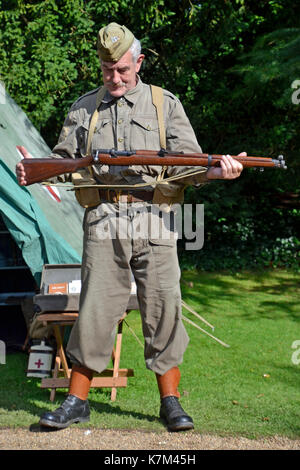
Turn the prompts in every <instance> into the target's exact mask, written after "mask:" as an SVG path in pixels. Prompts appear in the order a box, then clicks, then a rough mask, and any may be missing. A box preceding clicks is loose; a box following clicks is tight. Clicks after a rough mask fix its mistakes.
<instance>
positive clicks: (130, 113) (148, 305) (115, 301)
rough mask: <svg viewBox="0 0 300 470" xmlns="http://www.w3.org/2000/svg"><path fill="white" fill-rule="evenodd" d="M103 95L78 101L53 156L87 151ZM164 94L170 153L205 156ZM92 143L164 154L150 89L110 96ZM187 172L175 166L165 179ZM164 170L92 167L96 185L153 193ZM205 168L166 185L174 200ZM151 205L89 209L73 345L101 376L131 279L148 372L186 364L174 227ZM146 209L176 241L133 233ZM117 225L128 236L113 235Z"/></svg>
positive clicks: (73, 352)
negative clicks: (137, 188)
mask: <svg viewBox="0 0 300 470" xmlns="http://www.w3.org/2000/svg"><path fill="white" fill-rule="evenodd" d="M97 92H98V90H94V91H91V92H89V93H87V94H86V95H84V96H82V97H81V98H79V99H78V100H77V101H76V102H75V103H74V104H73V106H72V107H71V110H70V112H69V114H68V116H67V118H66V121H65V123H64V126H63V130H62V132H61V135H60V138H59V142H58V144H57V145H56V147H55V148H54V149H53V154H54V155H56V156H58V157H73V158H74V157H75V153H76V150H77V149H79V150H80V152H81V153H82V154H83V155H84V154H85V152H86V147H87V139H88V132H89V126H90V120H91V116H92V115H93V113H94V111H95V108H96V96H97ZM163 95H164V107H163V111H164V122H165V130H166V147H167V150H170V151H184V152H201V148H200V147H199V145H198V143H197V140H196V137H195V134H194V132H193V129H192V127H191V125H190V123H189V120H188V118H187V117H186V114H185V112H184V110H183V107H182V105H181V103H180V102H179V100H178V99H177V98H176V97H175V96H174V95H172V94H171V93H170V92H168V91H164V92H163ZM91 145H92V149H111V148H114V149H118V150H133V149H146V150H147V149H149V150H160V138H159V127H158V120H157V114H156V109H155V107H154V106H153V103H152V96H151V90H150V87H149V85H146V84H144V83H143V82H142V81H141V79H140V78H139V79H138V83H137V86H136V87H135V88H134V89H133V90H130V91H128V92H127V93H126V94H125V95H124V96H123V97H121V98H119V99H115V98H113V97H111V96H110V94H109V93H106V95H105V96H104V98H103V100H102V103H101V106H100V112H99V116H98V121H97V123H96V126H95V132H94V135H93V138H92V144H91ZM188 170H189V169H188V168H185V167H172V168H171V167H169V168H168V169H167V171H166V174H165V176H173V175H177V174H179V173H181V172H186V171H188ZM192 170H193V171H194V170H195V169H194V168H192ZM161 171H162V167H159V166H151V167H147V166H138V165H136V166H131V167H123V166H122V167H116V166H111V167H108V166H106V165H102V166H100V165H97V164H96V165H94V166H93V174H94V177H95V180H96V182H97V183H100V184H103V185H116V184H117V185H118V184H124V185H128V184H130V185H132V184H141V183H145V189H146V190H151V191H153V187H151V184H153V183H155V182H156V180H157V178H158V177H159V175H160V174H161ZM205 171H206V170H205V169H203V173H201V174H198V175H197V176H189V177H188V178H183V179H182V180H176V181H175V182H172V183H170V184H169V185H166V186H164V187H163V191H164V192H165V193H166V194H167V195H168V196H170V195H171V196H172V195H174V194H175V195H176V194H177V193H178V190H179V192H180V190H181V189H182V188H183V187H184V186H185V185H187V184H194V185H201V184H203V183H205V182H206V176H205ZM149 184H150V186H149ZM147 185H148V186H147ZM149 206H150V207H151V204H149V202H147V203H146V202H145V203H141V205H140V207H138V208H136V206H135V205H134V204H132V205H130V204H129V205H128V207H127V208H126V211H124V210H123V209H122V207H121V205H120V204H118V203H115V204H114V203H111V202H107V201H103V202H102V203H101V204H100V205H98V206H96V207H92V208H89V209H87V210H86V212H85V217H84V223H83V225H84V248H83V259H82V276H81V278H82V290H81V296H80V311H79V317H78V320H77V322H76V324H75V325H74V327H73V329H72V332H71V336H70V340H69V343H68V347H67V353H68V356H69V357H70V359H71V361H72V362H73V363H76V364H80V365H83V366H86V367H88V368H90V369H92V370H94V371H96V372H99V373H100V372H102V371H103V370H104V369H105V368H106V367H107V364H108V363H109V360H110V357H111V352H112V349H113V344H114V338H115V331H116V324H117V322H118V321H119V319H120V318H121V316H122V315H123V313H124V312H125V311H126V309H127V305H128V300H129V296H130V292H131V281H132V275H133V276H134V279H135V282H136V286H137V298H138V302H139V307H140V313H141V318H142V327H143V335H144V340H145V350H144V355H145V362H146V366H147V368H149V369H151V370H153V371H154V372H156V373H158V374H164V373H165V372H167V370H169V369H170V368H171V367H173V366H177V365H178V364H180V363H181V362H182V360H183V354H184V351H185V349H186V347H187V344H188V341H189V338H188V335H187V333H186V331H185V328H184V326H183V324H182V319H181V293H180V282H179V281H180V269H179V263H178V258H177V247H176V236H172V235H174V234H173V233H172V231H173V230H174V229H173V227H171V226H170V224H169V225H168V222H165V221H164V219H163V218H161V214H160V215H159V214H157V213H155V214H152V213H150V214H148V213H149V210H148V209H149ZM141 209H143V210H144V209H146V217H147V220H149V218H150V219H151V221H150V224H149V226H150V225H151V224H155V223H156V222H157V221H159V223H163V224H165V225H166V226H165V227H164V228H165V229H166V231H167V232H169V235H170V236H169V237H162V236H161V235H160V234H158V235H155V236H153V234H152V232H151V234H150V232H148V233H146V235H145V236H143V237H138V236H137V237H136V236H134V230H135V229H136V227H138V226H139V227H141V226H143V227H144V225H145V224H144V221H145V219H143V220H142V218H141V214H142V215H143V217H145V211H143V210H141ZM150 212H151V211H150ZM116 220H117V221H118V224H119V226H120V227H121V235H120V232H118V233H116V232H115V231H114V228H115V227H114V224H115V222H116ZM124 233H125V234H126V235H125V236H124ZM108 234H109V236H107V235H108ZM112 234H113V236H112Z"/></svg>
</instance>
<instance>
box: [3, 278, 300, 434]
mask: <svg viewBox="0 0 300 470" xmlns="http://www.w3.org/2000/svg"><path fill="white" fill-rule="evenodd" d="M182 277H183V279H184V280H185V282H184V283H183V284H182V295H183V299H184V300H185V302H187V303H188V304H189V305H190V306H191V307H193V309H194V310H196V311H197V312H198V313H199V314H200V315H202V316H203V317H204V318H205V319H206V320H208V321H209V322H210V323H211V324H212V325H214V327H215V329H214V331H213V332H212V331H211V330H210V328H209V327H207V326H206V325H205V324H204V323H202V322H201V321H200V320H199V319H196V318H195V317H194V316H193V315H192V314H191V313H189V312H187V311H185V310H184V311H183V313H184V315H185V316H186V317H188V318H190V319H191V320H192V321H194V322H196V323H197V324H198V325H199V326H201V327H202V328H204V329H206V330H207V331H208V332H210V333H212V334H213V335H214V336H216V337H217V338H219V339H221V340H222V341H224V342H225V343H227V344H228V345H230V347H229V348H225V347H223V346H222V345H220V344H219V343H217V342H216V341H215V340H214V339H212V338H210V337H208V336H207V335H205V334H204V333H202V332H201V331H199V330H197V329H196V328H195V327H193V326H191V325H190V324H188V323H186V322H185V326H186V329H187V331H188V334H189V336H190V344H189V346H188V349H187V351H186V353H185V357H184V362H183V364H182V365H181V367H180V368H181V373H182V380H181V384H180V392H181V395H182V398H181V403H182V405H183V407H184V408H185V409H186V411H187V412H188V413H190V414H191V416H192V417H193V419H194V422H195V431H196V432H201V433H212V434H219V435H243V436H247V437H252V438H254V437H260V436H272V435H281V436H287V437H294V438H295V437H298V438H299V436H300V363H299V364H297V362H298V360H300V347H299V346H298V349H299V354H298V353H297V351H296V350H295V349H293V348H292V344H293V342H294V341H296V340H300V314H299V300H300V297H299V275H297V274H295V273H289V272H287V271H281V270H277V271H263V272H244V273H240V274H236V275H232V274H216V273H202V272H200V273H198V272H183V273H182ZM189 282H192V283H193V285H192V286H190V285H189V284H188V283H189ZM127 321H128V324H129V325H130V327H131V328H132V329H133V330H134V331H135V333H136V334H137V336H138V337H139V338H140V339H141V340H142V332H141V321H140V318H139V313H138V312H131V313H130V314H129V316H128V319H127ZM123 331H124V335H123V346H122V358H121V367H124V368H125V367H128V368H133V369H134V373H135V376H134V377H132V378H129V379H128V386H127V388H125V389H118V393H117V400H116V401H115V402H113V403H112V402H111V401H110V391H109V390H108V389H92V390H91V392H90V397H89V400H90V405H91V411H92V412H91V421H90V423H88V424H84V425H81V426H84V427H99V428H119V429H120V428H123V429H132V428H137V429H143V430H149V431H150V430H151V431H162V430H164V429H165V428H164V426H163V424H162V423H161V422H160V420H159V419H158V410H159V396H158V392H157V386H156V381H155V377H154V374H153V373H152V372H151V371H148V370H146V369H145V366H144V357H143V349H142V347H141V345H140V344H139V343H138V342H137V340H136V339H135V337H134V336H133V334H132V333H131V332H130V330H129V329H128V327H127V326H126V325H124V330H123ZM293 353H294V358H296V360H294V361H293V360H292V355H293ZM297 359H298V360H297ZM27 362H28V356H27V355H26V354H24V353H17V354H8V355H7V358H6V364H5V365H0V385H1V389H0V427H3V426H23V427H28V426H31V425H35V424H37V423H38V420H39V417H40V415H41V413H43V412H44V411H46V410H49V409H55V408H56V407H57V406H58V404H60V403H61V401H62V400H63V399H64V397H65V393H66V390H59V391H57V393H56V401H55V402H54V403H51V402H50V401H49V392H48V390H45V389H41V388H40V387H39V384H40V381H39V380H38V379H35V378H27V377H26V372H25V370H26V368H27Z"/></svg>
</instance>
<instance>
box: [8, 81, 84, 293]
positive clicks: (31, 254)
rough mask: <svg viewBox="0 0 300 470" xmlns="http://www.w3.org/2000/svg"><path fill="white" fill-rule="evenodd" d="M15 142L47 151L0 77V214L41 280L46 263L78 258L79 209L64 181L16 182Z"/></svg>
mask: <svg viewBox="0 0 300 470" xmlns="http://www.w3.org/2000/svg"><path fill="white" fill-rule="evenodd" d="M19 145H21V146H24V147H25V148H26V149H27V150H28V152H29V153H30V154H31V155H32V156H33V157H36V158H41V157H47V156H48V155H49V154H50V149H49V148H48V146H47V145H46V143H45V141H44V140H43V139H42V137H41V136H40V134H39V133H38V131H37V130H36V129H35V127H34V126H33V125H32V123H31V122H30V121H29V119H28V118H27V116H26V115H25V113H24V112H23V111H22V110H21V109H20V108H19V106H17V104H16V103H15V102H14V100H13V99H12V98H11V97H10V96H9V95H8V93H7V92H6V91H5V89H4V86H3V84H1V83H0V215H1V216H2V219H3V221H4V224H5V226H6V227H7V230H8V231H9V233H10V234H11V236H12V237H13V239H14V240H15V242H16V244H17V246H18V247H19V249H20V250H21V252H22V256H23V259H24V261H25V263H26V265H27V266H28V267H29V269H30V271H31V273H32V275H33V277H34V279H35V280H36V282H37V284H38V285H39V284H40V276H41V272H42V268H43V265H44V264H68V263H81V256H82V238H83V236H82V216H83V209H82V208H81V207H80V206H79V204H78V203H77V201H76V199H75V196H74V192H73V191H70V190H68V189H65V188H63V187H59V188H56V187H54V186H43V185H41V184H34V185H32V186H29V187H20V186H19V185H18V182H17V179H16V176H15V166H16V163H17V162H19V161H20V160H21V158H22V156H21V155H20V153H19V151H18V149H17V146H19ZM0 262H1V259H0ZM0 264H1V263H0Z"/></svg>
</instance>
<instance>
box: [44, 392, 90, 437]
mask: <svg viewBox="0 0 300 470" xmlns="http://www.w3.org/2000/svg"><path fill="white" fill-rule="evenodd" d="M89 419H90V408H89V403H88V401H87V400H81V399H80V398H77V397H75V395H68V397H67V398H66V400H65V401H64V402H63V403H62V405H61V406H60V407H59V408H57V409H56V410H55V411H52V412H51V411H49V412H47V413H44V414H43V416H42V417H41V419H40V425H41V426H48V427H50V428H57V429H63V428H67V427H68V426H70V424H73V423H83V422H86V421H89Z"/></svg>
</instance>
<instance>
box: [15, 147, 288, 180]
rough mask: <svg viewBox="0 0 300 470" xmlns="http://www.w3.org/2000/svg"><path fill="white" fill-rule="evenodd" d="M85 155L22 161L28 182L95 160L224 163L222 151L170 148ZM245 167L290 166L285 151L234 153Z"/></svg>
mask: <svg viewBox="0 0 300 470" xmlns="http://www.w3.org/2000/svg"><path fill="white" fill-rule="evenodd" d="M77 156H78V157H81V158H24V159H22V160H21V163H22V164H23V166H24V169H25V172H26V181H27V183H26V186H29V185H31V184H33V183H39V182H41V181H46V180H48V179H50V178H53V177H55V176H58V175H62V174H66V173H74V172H76V171H78V170H79V169H81V168H85V167H89V166H91V165H94V164H100V165H118V166H130V165H159V166H195V167H197V166H203V167H211V166H220V160H221V158H222V155H209V154H207V153H180V152H168V151H166V150H159V151H154V150H132V151H123V150H114V149H110V150H107V149H98V150H93V152H92V154H91V155H88V156H86V157H82V155H81V154H79V153H77ZM232 158H235V159H236V160H238V161H239V162H240V163H241V164H242V165H243V167H245V168H261V169H263V168H267V167H269V168H286V165H285V161H284V159H283V156H282V155H279V156H278V159H273V158H267V157H248V156H246V157H242V156H234V155H232Z"/></svg>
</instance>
